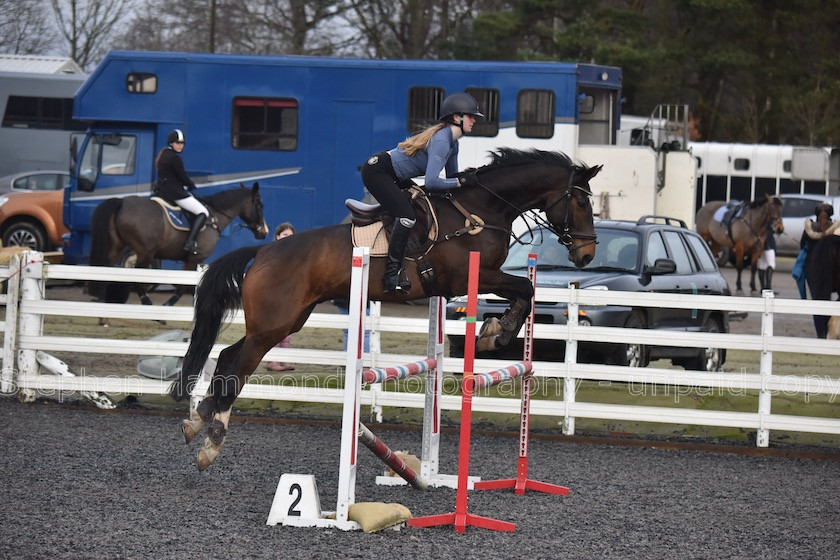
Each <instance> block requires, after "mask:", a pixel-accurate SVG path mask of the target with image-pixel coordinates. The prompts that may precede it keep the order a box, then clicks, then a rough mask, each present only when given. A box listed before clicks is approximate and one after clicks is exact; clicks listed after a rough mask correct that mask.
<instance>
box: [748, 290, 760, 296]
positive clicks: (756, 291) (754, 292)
mask: <svg viewBox="0 0 840 560" xmlns="http://www.w3.org/2000/svg"><path fill="white" fill-rule="evenodd" d="M750 295H751V296H752V297H758V296H759V295H760V294H759V293H758V290H750Z"/></svg>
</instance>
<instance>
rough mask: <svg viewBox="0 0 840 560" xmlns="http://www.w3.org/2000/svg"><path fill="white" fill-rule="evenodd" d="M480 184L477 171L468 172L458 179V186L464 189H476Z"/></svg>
mask: <svg viewBox="0 0 840 560" xmlns="http://www.w3.org/2000/svg"><path fill="white" fill-rule="evenodd" d="M478 184H479V182H478V175H476V174H475V171H467V172H465V173H463V174H462V175H461V176H460V177H458V185H459V186H462V187H475V186H477V185H478Z"/></svg>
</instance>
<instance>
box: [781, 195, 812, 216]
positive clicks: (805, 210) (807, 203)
mask: <svg viewBox="0 0 840 560" xmlns="http://www.w3.org/2000/svg"><path fill="white" fill-rule="evenodd" d="M819 203H820V201H819V200H814V199H811V198H783V199H782V213H783V214H782V215H783V216H784V217H785V218H807V217H808V216H813V215H814V208H816V207H817V205H818V204H819Z"/></svg>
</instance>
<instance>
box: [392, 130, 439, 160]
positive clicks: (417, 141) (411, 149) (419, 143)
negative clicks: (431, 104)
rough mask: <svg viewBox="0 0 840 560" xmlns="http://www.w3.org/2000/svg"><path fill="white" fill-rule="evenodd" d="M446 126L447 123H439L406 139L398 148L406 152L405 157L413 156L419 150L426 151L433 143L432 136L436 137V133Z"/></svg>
mask: <svg viewBox="0 0 840 560" xmlns="http://www.w3.org/2000/svg"><path fill="white" fill-rule="evenodd" d="M444 126H446V123H438V124H435V125H432V126H430V127H429V128H427V129H426V130H424V131H422V132H418V133H417V134H415V135H414V136H411V137H409V138H406V139H405V140H403V141H402V142H400V143H399V144H397V147H398V148H400V149H401V150H402V151H404V152H405V155H407V156H413V155H414V154H415V153H417V150H425V149H426V146H428V145H429V142H431V140H432V136H434V135H435V133H436V132H437V131H438V130H441V129H442V128H443V127H444Z"/></svg>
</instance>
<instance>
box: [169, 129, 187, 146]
mask: <svg viewBox="0 0 840 560" xmlns="http://www.w3.org/2000/svg"><path fill="white" fill-rule="evenodd" d="M186 141H187V139H186V137H185V136H184V133H183V132H181V129H180V128H176V129H175V130H173V131H172V132H170V133H169V136H167V137H166V143H167V144H169V145H172V142H186Z"/></svg>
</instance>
